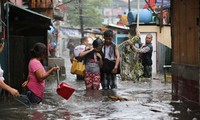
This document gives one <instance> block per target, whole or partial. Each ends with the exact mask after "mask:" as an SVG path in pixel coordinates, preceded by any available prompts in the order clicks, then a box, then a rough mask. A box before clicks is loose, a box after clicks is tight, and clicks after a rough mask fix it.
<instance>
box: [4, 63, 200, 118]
mask: <svg viewBox="0 0 200 120" xmlns="http://www.w3.org/2000/svg"><path fill="white" fill-rule="evenodd" d="M66 66H67V68H66V73H67V79H66V80H64V81H65V82H66V83H68V84H69V85H72V86H74V88H75V89H76V91H75V92H74V94H73V95H72V97H71V98H70V99H69V100H68V101H67V100H65V99H63V98H61V97H60V96H59V95H58V94H57V93H56V88H57V83H56V81H48V82H47V87H46V91H45V100H44V101H43V102H42V103H41V104H39V105H36V106H33V107H32V108H28V107H26V106H25V105H23V104H20V103H19V102H17V101H16V100H14V99H12V98H11V99H10V100H9V101H3V100H1V103H0V120H198V117H199V116H200V111H199V110H198V109H197V108H192V107H191V106H190V107H191V108H189V106H188V104H185V103H182V102H181V101H179V100H172V95H171V83H163V82H161V81H162V80H163V78H162V77H163V76H159V75H155V76H154V77H153V79H152V80H151V81H146V82H144V81H143V82H136V83H134V82H133V81H121V80H120V78H119V77H118V80H117V83H118V89H114V90H101V89H100V90H96V91H86V90H85V83H84V81H76V80H75V79H76V76H75V75H71V74H70V71H69V68H70V62H69V59H66Z"/></svg>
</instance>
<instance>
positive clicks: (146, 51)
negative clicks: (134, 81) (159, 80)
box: [133, 34, 153, 78]
mask: <svg viewBox="0 0 200 120" xmlns="http://www.w3.org/2000/svg"><path fill="white" fill-rule="evenodd" d="M152 38H153V36H152V35H151V34H147V35H146V38H145V44H144V45H142V46H141V47H140V48H138V47H136V46H134V45H133V48H134V49H135V50H136V52H139V53H140V58H141V60H142V65H143V67H144V74H143V77H145V78H151V77H152V58H151V57H152V52H153V46H152V43H151V42H152Z"/></svg>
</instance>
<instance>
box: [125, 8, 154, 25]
mask: <svg viewBox="0 0 200 120" xmlns="http://www.w3.org/2000/svg"><path fill="white" fill-rule="evenodd" d="M139 11H140V23H145V24H147V23H149V22H151V21H152V12H151V10H149V9H140V10H139ZM127 19H128V23H129V24H132V23H134V22H137V10H134V11H130V12H129V13H128V16H127Z"/></svg>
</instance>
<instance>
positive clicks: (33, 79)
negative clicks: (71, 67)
mask: <svg viewBox="0 0 200 120" xmlns="http://www.w3.org/2000/svg"><path fill="white" fill-rule="evenodd" d="M30 54H31V59H30V61H29V64H28V70H29V73H28V78H27V81H25V82H24V83H23V84H22V86H23V87H25V86H27V88H28V90H29V91H31V92H30V94H28V95H27V96H28V98H29V100H30V102H31V103H34V104H39V103H40V102H41V101H42V100H43V99H44V90H45V79H46V78H47V77H48V76H49V75H50V74H52V73H53V72H54V71H57V70H59V67H52V68H51V69H50V70H48V71H47V72H46V71H45V69H44V66H43V65H42V63H41V61H42V60H44V59H45V57H46V55H47V47H46V45H45V44H43V43H36V44H34V46H33V49H32V50H31V53H30Z"/></svg>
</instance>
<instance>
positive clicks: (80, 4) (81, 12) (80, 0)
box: [79, 0, 84, 37]
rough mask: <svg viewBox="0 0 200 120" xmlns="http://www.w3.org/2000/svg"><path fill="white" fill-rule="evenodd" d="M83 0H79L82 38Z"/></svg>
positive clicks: (82, 35)
mask: <svg viewBox="0 0 200 120" xmlns="http://www.w3.org/2000/svg"><path fill="white" fill-rule="evenodd" d="M82 6H83V5H82V0H79V19H80V32H81V37H84V33H83V10H82Z"/></svg>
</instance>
